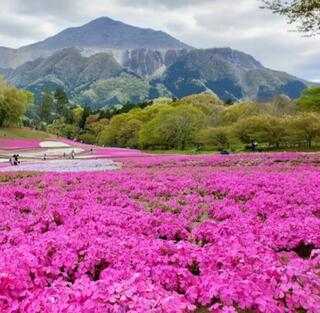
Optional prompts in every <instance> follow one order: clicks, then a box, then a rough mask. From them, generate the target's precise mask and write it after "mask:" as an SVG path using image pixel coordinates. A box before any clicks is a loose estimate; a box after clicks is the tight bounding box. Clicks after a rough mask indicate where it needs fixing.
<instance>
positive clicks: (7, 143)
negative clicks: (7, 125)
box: [0, 137, 42, 149]
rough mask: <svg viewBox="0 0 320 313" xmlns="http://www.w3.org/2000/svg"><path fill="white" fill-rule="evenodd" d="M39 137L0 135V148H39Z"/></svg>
mask: <svg viewBox="0 0 320 313" xmlns="http://www.w3.org/2000/svg"><path fill="white" fill-rule="evenodd" d="M41 141H42V140H40V139H15V138H8V137H0V149H27V148H39V147H40V145H39V144H40V142H41Z"/></svg>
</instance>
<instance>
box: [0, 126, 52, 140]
mask: <svg viewBox="0 0 320 313" xmlns="http://www.w3.org/2000/svg"><path fill="white" fill-rule="evenodd" d="M4 136H6V137H9V138H16V139H45V138H54V137H55V136H53V135H51V134H48V133H46V132H43V131H39V130H33V129H30V128H0V137H4Z"/></svg>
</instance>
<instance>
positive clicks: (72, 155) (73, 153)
mask: <svg viewBox="0 0 320 313" xmlns="http://www.w3.org/2000/svg"><path fill="white" fill-rule="evenodd" d="M75 155H76V153H75V152H74V150H72V151H71V159H74V157H75Z"/></svg>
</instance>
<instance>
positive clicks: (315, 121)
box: [289, 113, 320, 148]
mask: <svg viewBox="0 0 320 313" xmlns="http://www.w3.org/2000/svg"><path fill="white" fill-rule="evenodd" d="M289 129H290V137H291V139H293V141H294V142H298V143H299V142H305V143H307V145H308V147H309V148H311V146H312V143H313V141H314V140H315V139H316V138H317V137H319V136H320V114H318V113H303V114H300V115H297V116H295V117H293V118H291V120H290V123H289Z"/></svg>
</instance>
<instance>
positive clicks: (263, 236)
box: [0, 153, 320, 313]
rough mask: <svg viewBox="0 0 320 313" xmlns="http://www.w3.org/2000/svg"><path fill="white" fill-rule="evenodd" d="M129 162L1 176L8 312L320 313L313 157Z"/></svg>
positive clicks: (3, 303)
mask: <svg viewBox="0 0 320 313" xmlns="http://www.w3.org/2000/svg"><path fill="white" fill-rule="evenodd" d="M121 160H122V162H123V163H124V169H123V170H119V171H111V172H105V173H72V174H70V173H68V174H43V175H41V176H39V174H37V175H34V174H30V175H29V176H28V174H19V175H18V176H17V174H12V175H13V178H12V180H9V181H8V177H7V175H8V174H1V175H0V180H1V184H0V247H1V253H0V312H3V313H18V312H23V313H35V312H49V313H51V312H52V313H54V312H59V313H60V312H61V313H75V312H79V313H108V312H109V313H120V312H121V313H124V312H128V313H134V312H135V313H149V312H152V313H187V312H190V313H191V312H199V313H200V312H201V313H205V312H213V313H222V312H224V313H227V312H228V313H301V312H303V313H306V312H307V313H319V312H320V266H319V264H320V206H319V203H320V193H319V188H320V168H319V164H320V163H319V154H298V153H282V154H251V155H234V156H201V157H198V156H192V157H190V156H157V157H131V158H127V159H125V158H123V159H121ZM196 310H197V311H196Z"/></svg>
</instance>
